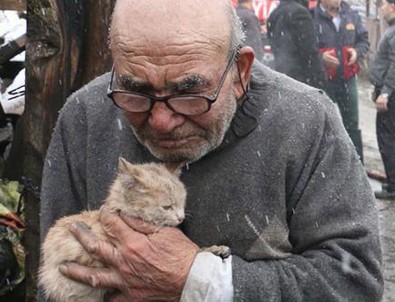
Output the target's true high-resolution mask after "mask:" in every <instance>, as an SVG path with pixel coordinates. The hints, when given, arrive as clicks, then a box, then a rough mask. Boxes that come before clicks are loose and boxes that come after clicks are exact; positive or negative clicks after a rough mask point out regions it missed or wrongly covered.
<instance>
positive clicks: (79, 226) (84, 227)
mask: <svg viewBox="0 0 395 302" xmlns="http://www.w3.org/2000/svg"><path fill="white" fill-rule="evenodd" d="M70 230H72V231H77V230H80V231H83V232H89V231H90V228H89V227H88V226H87V225H86V224H85V223H84V222H82V221H77V222H74V223H72V224H71V225H70Z"/></svg>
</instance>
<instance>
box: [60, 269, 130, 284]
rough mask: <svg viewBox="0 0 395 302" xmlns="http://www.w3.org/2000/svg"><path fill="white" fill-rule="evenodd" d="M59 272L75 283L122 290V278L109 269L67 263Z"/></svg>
mask: <svg viewBox="0 0 395 302" xmlns="http://www.w3.org/2000/svg"><path fill="white" fill-rule="evenodd" d="M59 271H60V272H61V273H62V274H63V275H65V276H66V277H68V278H70V279H73V280H75V281H78V282H81V283H84V284H88V285H90V286H92V287H99V288H116V289H121V288H122V285H123V283H122V282H123V281H122V278H121V277H120V276H119V275H118V274H117V273H116V272H115V271H113V270H111V269H109V268H105V267H103V268H92V267H86V266H83V265H80V264H78V263H75V262H67V263H64V264H62V265H61V266H60V267H59Z"/></svg>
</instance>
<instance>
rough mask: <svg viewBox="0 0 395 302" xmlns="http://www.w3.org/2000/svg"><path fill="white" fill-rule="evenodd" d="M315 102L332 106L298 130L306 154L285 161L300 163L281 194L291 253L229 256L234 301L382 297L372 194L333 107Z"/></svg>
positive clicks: (378, 244) (378, 249)
mask: <svg viewBox="0 0 395 302" xmlns="http://www.w3.org/2000/svg"><path fill="white" fill-rule="evenodd" d="M317 98H320V97H318V95H317ZM321 101H325V104H327V106H330V107H331V110H330V111H329V112H328V113H326V114H325V116H324V117H323V121H322V123H313V125H315V128H317V129H319V128H322V131H317V132H316V133H315V134H316V135H314V133H309V134H305V135H309V143H308V144H307V145H308V148H307V150H308V153H307V157H305V158H303V157H302V158H301V157H299V156H297V157H296V159H294V160H295V162H292V164H291V163H290V165H289V169H290V170H292V169H295V165H297V164H298V163H301V166H302V169H301V170H300V174H299V173H298V174H297V175H298V177H297V182H296V183H295V184H293V183H292V184H289V185H290V186H292V191H288V192H287V195H288V198H287V201H286V202H287V217H288V228H289V237H288V238H289V240H290V243H291V244H292V247H293V248H292V251H291V253H292V255H290V256H289V257H287V258H284V259H281V260H267V261H265V260H263V261H253V262H247V261H245V260H243V259H242V258H240V257H238V256H233V285H234V292H235V301H282V302H287V301H292V302H298V301H300V302H302V301H339V302H340V301H369V302H372V301H381V296H382V292H383V277H382V273H381V248H380V241H379V230H378V214H377V208H376V205H375V200H374V196H373V194H372V191H371V187H370V184H369V181H368V179H367V176H366V172H365V171H364V168H363V166H362V164H361V162H360V160H359V158H358V155H357V154H356V152H355V148H354V147H353V145H352V144H351V141H350V139H349V137H348V136H347V134H346V132H345V131H344V128H343V126H342V122H341V118H340V116H339V115H338V113H337V112H336V108H335V106H336V105H335V104H328V101H327V100H324V99H321ZM310 112H313V110H311V111H310ZM304 123H305V125H306V127H307V125H308V121H307V120H305V121H304ZM318 125H320V126H318ZM297 135H298V134H297V133H295V138H294V139H295V140H297V139H298V138H297ZM298 171H299V170H298Z"/></svg>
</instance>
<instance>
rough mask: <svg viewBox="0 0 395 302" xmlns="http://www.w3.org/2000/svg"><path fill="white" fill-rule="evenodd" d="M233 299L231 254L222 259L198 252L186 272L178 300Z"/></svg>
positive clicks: (223, 301)
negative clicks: (186, 276) (185, 279)
mask: <svg viewBox="0 0 395 302" xmlns="http://www.w3.org/2000/svg"><path fill="white" fill-rule="evenodd" d="M196 301H216V302H231V301H233V283H232V256H230V257H228V258H226V259H222V258H221V257H219V256H216V255H214V254H212V253H208V252H201V253H198V254H197V255H196V257H195V260H194V261H193V264H192V267H191V269H190V271H189V273H188V278H187V281H186V283H185V286H184V289H183V291H182V295H181V300H180V302H196Z"/></svg>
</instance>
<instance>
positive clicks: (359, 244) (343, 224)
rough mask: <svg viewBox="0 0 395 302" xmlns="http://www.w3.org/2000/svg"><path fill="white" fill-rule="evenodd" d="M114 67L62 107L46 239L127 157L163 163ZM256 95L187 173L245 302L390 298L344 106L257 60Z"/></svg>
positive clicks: (197, 229) (46, 205) (45, 197)
mask: <svg viewBox="0 0 395 302" xmlns="http://www.w3.org/2000/svg"><path fill="white" fill-rule="evenodd" d="M108 81H109V74H106V75H103V76H101V77H99V78H97V79H95V80H94V81H93V82H92V83H90V84H89V85H87V86H86V87H84V88H82V89H81V90H80V91H78V92H76V93H74V94H73V95H72V96H71V97H70V98H69V100H68V102H67V103H66V104H65V106H64V108H63V109H62V111H61V113H60V116H59V120H58V123H57V126H56V129H55V132H54V134H53V137H52V141H51V144H50V147H49V149H48V154H47V157H46V161H45V169H44V175H43V184H42V208H41V228H42V234H44V233H45V231H46V230H47V229H48V227H49V226H50V225H51V224H52V223H53V222H54V220H56V219H58V218H59V217H62V216H64V215H68V214H74V213H76V212H79V211H81V210H84V209H97V208H98V207H99V206H100V205H101V203H102V201H103V199H104V198H105V196H106V194H107V191H108V188H109V185H110V184H111V182H112V180H113V179H114V176H115V173H116V166H117V160H118V157H119V156H123V157H125V158H126V159H128V160H130V161H132V162H149V161H156V159H155V158H153V156H152V155H150V154H149V152H148V151H147V150H146V149H145V148H144V147H142V146H141V145H140V144H139V143H138V142H137V141H136V139H135V138H134V136H133V133H132V131H131V129H130V127H129V126H128V123H127V120H126V119H125V117H124V116H123V113H122V112H121V111H120V110H119V109H118V108H116V107H115V106H114V105H113V104H112V102H111V100H110V99H108V98H107V97H106V87H107V83H108ZM250 84H251V85H250V92H249V95H250V97H249V99H248V100H246V101H245V103H244V105H243V107H241V108H239V109H238V111H237V113H236V115H235V117H234V120H233V122H232V125H231V128H230V130H229V131H228V133H227V134H226V137H225V139H224V141H223V143H222V145H221V146H220V147H219V148H218V149H217V150H215V151H214V152H212V153H210V154H208V155H207V156H205V157H204V158H203V159H201V160H199V161H198V162H195V163H193V164H191V165H189V169H188V170H187V171H185V172H184V173H183V175H182V177H181V179H182V181H183V182H184V183H185V185H186V187H187V191H188V198H187V209H186V211H187V212H188V213H189V214H190V215H188V218H187V219H186V221H185V222H184V223H183V225H182V229H183V231H184V232H185V234H186V235H187V236H188V237H189V238H191V239H192V240H193V241H194V242H196V243H197V244H198V245H200V246H210V245H212V244H224V245H228V246H230V247H231V249H232V254H233V262H232V263H233V285H234V290H235V301H253V302H255V301H301V302H302V301H303V302H309V301H342V302H344V301H358V302H360V301H369V302H372V301H380V297H381V295H382V290H383V280H382V276H381V271H380V262H381V250H380V242H379V235H378V225H377V220H378V216H377V210H376V208H375V202H374V197H373V195H372V192H371V189H370V185H369V182H368V179H367V177H366V174H365V172H364V169H363V167H362V165H361V163H360V161H359V159H358V157H357V154H356V152H355V150H354V147H353V145H352V143H351V141H350V139H349V138H348V136H347V134H346V132H345V130H344V128H343V126H342V122H341V119H340V117H339V115H338V113H337V109H336V107H335V105H334V104H333V103H332V102H331V101H330V100H329V99H328V98H327V97H326V96H324V94H323V93H322V92H320V91H318V90H316V89H313V88H311V87H309V86H306V85H303V84H300V83H298V82H296V81H294V80H291V79H290V78H287V77H285V76H283V75H280V74H279V73H276V72H273V71H271V70H269V69H267V68H266V67H264V66H262V65H256V66H255V67H254V71H253V77H252V80H251V83H250Z"/></svg>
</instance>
